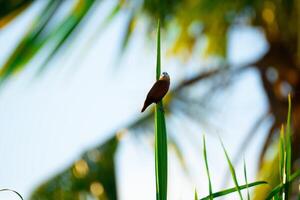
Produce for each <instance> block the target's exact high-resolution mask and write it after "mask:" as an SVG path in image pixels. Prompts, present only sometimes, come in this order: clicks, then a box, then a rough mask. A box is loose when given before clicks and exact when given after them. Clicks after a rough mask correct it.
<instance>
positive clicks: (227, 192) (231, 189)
mask: <svg viewBox="0 0 300 200" xmlns="http://www.w3.org/2000/svg"><path fill="white" fill-rule="evenodd" d="M263 184H268V183H267V182H266V181H256V182H253V183H249V184H248V186H247V185H240V186H239V190H244V189H247V187H248V188H250V187H254V186H258V185H263ZM239 190H238V189H237V188H236V187H232V188H229V189H226V190H222V191H219V192H214V193H212V196H213V197H214V198H217V197H221V196H225V195H227V194H230V193H233V192H236V191H239ZM209 199H210V196H209V195H208V196H206V197H203V198H201V199H200V200H209Z"/></svg>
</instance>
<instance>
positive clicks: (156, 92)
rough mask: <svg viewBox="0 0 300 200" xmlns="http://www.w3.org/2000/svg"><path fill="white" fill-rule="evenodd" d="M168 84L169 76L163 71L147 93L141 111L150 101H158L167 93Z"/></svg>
mask: <svg viewBox="0 0 300 200" xmlns="http://www.w3.org/2000/svg"><path fill="white" fill-rule="evenodd" d="M169 86H170V77H169V74H168V73H167V72H163V73H162V75H161V76H160V78H159V80H158V81H156V82H155V83H154V85H153V86H152V88H151V89H150V91H149V92H148V94H147V97H146V100H145V103H144V106H143V108H142V111H141V112H144V110H146V108H147V107H148V106H149V105H150V104H152V103H158V102H159V101H160V100H162V98H163V97H164V96H165V95H166V94H167V92H168V90H169Z"/></svg>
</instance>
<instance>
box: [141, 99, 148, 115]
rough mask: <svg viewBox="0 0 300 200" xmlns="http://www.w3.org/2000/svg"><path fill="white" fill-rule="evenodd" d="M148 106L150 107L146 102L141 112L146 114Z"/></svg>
mask: <svg viewBox="0 0 300 200" xmlns="http://www.w3.org/2000/svg"><path fill="white" fill-rule="evenodd" d="M148 106H149V104H148V102H147V101H145V103H144V106H143V108H142V110H141V112H144V111H145V110H146V108H147V107H148Z"/></svg>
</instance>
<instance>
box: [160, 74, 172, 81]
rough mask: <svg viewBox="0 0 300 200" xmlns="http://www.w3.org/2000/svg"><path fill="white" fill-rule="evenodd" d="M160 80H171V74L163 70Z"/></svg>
mask: <svg viewBox="0 0 300 200" xmlns="http://www.w3.org/2000/svg"><path fill="white" fill-rule="evenodd" d="M160 80H168V81H170V76H169V74H168V73H167V72H163V73H162V74H161V76H160Z"/></svg>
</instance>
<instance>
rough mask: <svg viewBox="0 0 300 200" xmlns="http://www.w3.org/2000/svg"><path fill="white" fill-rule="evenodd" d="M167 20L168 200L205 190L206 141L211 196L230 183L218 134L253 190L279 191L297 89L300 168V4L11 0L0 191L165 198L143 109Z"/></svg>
mask: <svg viewBox="0 0 300 200" xmlns="http://www.w3.org/2000/svg"><path fill="white" fill-rule="evenodd" d="M158 19H160V20H161V24H162V69H163V71H167V72H168V73H169V74H170V76H171V89H170V92H169V95H168V96H166V98H165V101H164V102H165V105H166V114H167V118H166V119H167V130H168V138H169V190H168V191H169V194H168V195H169V199H175V200H176V199H178V200H179V199H192V198H193V195H194V190H195V188H196V189H197V191H198V193H199V196H205V195H206V194H207V193H208V188H207V178H206V175H205V168H204V163H203V157H202V139H201V138H202V135H203V134H205V135H206V137H207V147H208V157H209V158H208V160H209V166H210V171H211V176H212V181H213V189H214V191H217V190H219V189H223V188H224V187H227V186H230V185H232V182H231V181H230V176H228V167H227V164H226V158H225V156H224V153H223V151H222V148H221V145H220V142H219V139H218V137H219V136H220V137H221V138H222V140H223V141H224V144H225V147H226V148H227V149H228V152H229V154H230V156H231V158H232V160H233V161H234V163H235V166H236V167H237V173H238V176H240V177H242V176H243V162H242V161H243V159H244V158H245V160H246V164H247V169H248V173H249V175H248V177H249V179H250V181H254V180H267V181H268V182H269V183H270V184H271V185H277V184H278V183H279V178H278V169H277V168H276V167H274V166H277V165H275V164H274V163H277V162H278V160H277V146H276V145H275V144H276V142H277V140H278V129H279V128H280V126H281V124H282V123H284V122H285V120H286V119H285V118H286V114H287V95H288V93H292V96H293V116H292V117H293V130H294V135H293V137H294V138H293V139H294V140H293V169H296V168H299V157H300V149H299V143H300V124H299V119H298V118H299V117H297V116H300V115H299V114H298V112H300V110H299V109H300V108H299V100H298V99H299V94H300V93H299V92H300V89H299V87H300V79H299V78H300V77H299V76H300V71H299V67H300V65H299V64H300V24H299V23H300V3H299V1H297V0H286V1H280V0H263V1H262V0H239V1H221V0H200V1H196V0H185V1H179V0H175V1H174V0H173V1H171V0H160V1H156V0H140V1H139V0H131V1H126V0H120V1H118V0H112V1H111V0H102V1H101V0H65V1H61V0H40V1H32V0H6V1H0V50H1V51H0V52H1V53H0V65H1V68H0V82H1V83H0V86H1V88H0V132H1V134H0V159H1V165H0V166H1V168H0V188H11V189H14V190H17V191H18V192H20V193H21V194H22V195H23V196H24V198H25V199H55V200H57V199H122V200H134V199H146V200H147V199H149V200H152V199H155V172H154V149H153V143H154V138H153V126H154V125H153V110H152V109H151V108H148V110H147V112H145V113H142V114H141V113H140V109H141V106H142V104H143V101H144V98H145V96H146V94H147V92H148V90H149V88H150V87H151V86H152V84H153V82H154V80H155V62H156V46H155V45H156V38H155V35H156V29H155V28H156V25H157V21H158ZM295 185H296V186H295V188H294V191H295V192H297V190H298V187H297V183H296V184H295ZM269 189H270V187H258V188H256V189H255V190H253V191H252V192H253V194H252V197H253V199H264V195H265V194H266V193H267V192H268V190H269ZM235 198H237V196H235V195H231V196H228V199H235ZM0 199H17V197H16V196H14V194H10V193H5V192H3V193H0Z"/></svg>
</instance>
